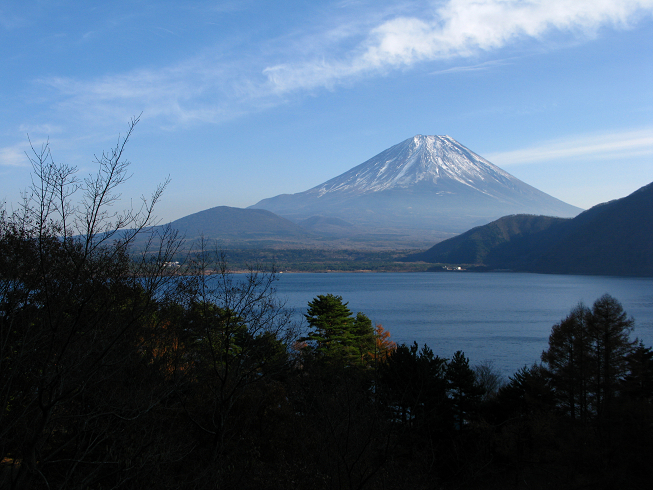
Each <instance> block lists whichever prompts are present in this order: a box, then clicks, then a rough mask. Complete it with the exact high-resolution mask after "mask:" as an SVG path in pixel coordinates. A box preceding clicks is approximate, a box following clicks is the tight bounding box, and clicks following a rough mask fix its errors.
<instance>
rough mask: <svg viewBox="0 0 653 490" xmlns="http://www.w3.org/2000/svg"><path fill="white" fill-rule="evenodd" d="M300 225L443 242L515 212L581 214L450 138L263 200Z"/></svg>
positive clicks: (404, 146)
mask: <svg viewBox="0 0 653 490" xmlns="http://www.w3.org/2000/svg"><path fill="white" fill-rule="evenodd" d="M250 209H266V210H268V211H272V212H273V213H275V214H278V215H280V216H282V217H284V218H287V219H289V220H291V221H294V222H297V223H301V222H302V221H304V222H306V221H305V220H309V219H310V218H312V217H314V216H319V217H322V218H329V219H333V218H337V219H340V220H344V221H346V222H348V223H351V224H353V225H355V226H356V227H357V228H359V229H361V230H372V229H373V230H375V231H376V232H379V233H396V234H398V235H402V234H403V235H412V236H417V235H419V236H421V237H422V238H423V239H427V240H428V239H442V237H444V236H446V235H447V234H449V236H451V234H455V233H460V232H463V231H465V230H468V229H469V228H471V227H472V226H477V225H481V224H485V223H488V222H490V221H492V220H494V219H497V218H499V217H501V216H505V215H508V214H517V213H527V214H539V215H549V216H560V217H572V216H576V215H577V214H578V213H579V212H581V211H582V210H581V209H579V208H577V207H574V206H571V205H569V204H567V203H564V202H562V201H560V200H558V199H556V198H554V197H552V196H550V195H548V194H545V193H544V192H541V191H539V190H537V189H535V188H534V187H532V186H530V185H528V184H526V183H524V182H522V181H520V180H519V179H517V178H516V177H514V176H512V175H510V174H509V173H508V172H505V171H504V170H502V169H500V168H499V167H497V166H496V165H493V164H492V163H490V162H489V161H487V160H486V159H484V158H483V157H481V156H479V155H477V154H476V153H474V152H472V151H471V150H469V149H467V148H466V147H464V146H463V145H461V144H460V143H458V142H457V141H455V140H454V139H453V138H451V137H450V136H423V135H417V136H415V137H413V138H409V139H407V140H405V141H403V142H401V143H399V144H397V145H395V146H393V147H391V148H388V149H387V150H385V151H383V152H381V153H379V154H378V155H376V156H375V157H373V158H371V159H369V160H368V161H366V162H364V163H362V164H360V165H358V166H356V167H354V168H352V169H351V170H349V171H347V172H345V173H343V174H342V175H339V176H337V177H335V178H333V179H331V180H328V181H327V182H324V183H323V184H320V185H318V186H316V187H313V188H312V189H309V190H307V191H304V192H299V193H297V194H282V195H279V196H276V197H272V198H269V199H263V200H262V201H260V202H258V203H257V204H255V205H254V206H251V207H250Z"/></svg>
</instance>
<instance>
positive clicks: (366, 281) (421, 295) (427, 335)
mask: <svg viewBox="0 0 653 490" xmlns="http://www.w3.org/2000/svg"><path fill="white" fill-rule="evenodd" d="M279 277H280V279H279V282H277V290H278V292H279V297H280V298H282V299H286V300H287V305H288V306H289V307H292V308H294V309H296V310H297V316H298V318H300V317H301V313H303V312H305V310H306V304H307V303H308V302H309V301H310V300H311V299H313V298H314V297H315V296H317V295H318V294H327V293H332V294H337V295H341V296H342V297H343V299H344V300H345V301H348V302H349V308H350V309H351V310H352V311H353V312H354V313H355V312H357V311H362V312H363V313H365V314H366V315H368V316H369V317H370V318H371V319H372V321H373V322H375V323H381V324H383V326H384V328H386V329H387V330H389V331H390V332H391V333H392V339H393V340H394V341H395V342H398V343H402V342H406V343H412V342H413V341H414V340H415V341H417V342H418V343H419V344H420V345H421V344H424V343H427V344H428V345H429V346H430V347H431V348H432V349H433V351H434V352H435V353H436V354H438V355H440V356H443V357H448V356H451V355H452V354H453V353H454V352H455V351H457V350H462V351H464V352H465V354H466V355H467V356H468V357H469V358H470V359H471V362H472V364H474V363H477V362H481V361H484V360H492V361H493V362H494V364H495V365H496V366H497V367H498V368H500V369H501V370H502V372H503V373H504V374H505V375H506V376H508V375H511V374H512V373H514V372H515V371H516V370H517V369H519V368H520V367H522V366H524V365H525V364H532V363H533V362H539V357H540V354H541V353H542V350H544V349H545V348H546V345H547V342H548V338H549V333H550V332H551V327H552V326H553V325H554V324H555V323H557V322H559V321H560V320H561V319H562V318H563V317H565V316H566V315H567V314H568V313H569V311H570V310H571V308H572V307H574V306H575V305H576V304H577V303H578V302H579V301H582V302H584V303H585V304H587V305H588V306H591V305H592V303H593V302H594V301H595V300H596V299H597V298H599V297H600V296H602V295H603V294H605V293H609V294H611V295H612V296H614V297H615V298H617V299H618V300H619V301H621V303H622V304H623V306H624V309H625V310H626V311H627V312H628V314H629V315H631V316H633V317H634V318H635V325H636V326H635V331H634V333H633V337H638V338H640V339H641V340H642V341H644V343H645V344H646V345H649V346H650V345H653V278H621V277H604V276H563V275H544V274H522V273H471V272H470V273H457V272H451V273H444V272H443V273H403V274H394V273H379V274H345V273H333V274H281V275H280V276H279Z"/></svg>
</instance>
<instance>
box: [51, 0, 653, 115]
mask: <svg viewBox="0 0 653 490" xmlns="http://www.w3.org/2000/svg"><path fill="white" fill-rule="evenodd" d="M416 5H421V6H422V7H421V12H419V13H418V11H419V10H420V9H419V7H416ZM385 8H389V7H387V6H386V7H385ZM381 10H382V9H380V10H379V11H376V12H374V13H372V14H370V15H362V13H363V12H362V11H360V10H357V13H358V15H357V18H356V19H355V20H350V21H349V22H344V21H343V19H342V18H337V19H336V20H334V21H333V22H332V24H331V25H330V26H329V25H325V24H324V23H318V24H319V25H318V28H316V29H308V28H307V29H306V30H305V31H303V32H300V33H293V34H289V35H288V36H283V37H281V38H279V39H276V40H270V42H268V43H266V45H265V46H261V49H260V51H259V52H258V54H256V55H252V54H251V53H250V54H249V55H245V56H241V57H239V58H238V59H236V57H235V56H234V58H232V59H229V60H227V59H225V58H222V57H220V56H221V55H216V54H213V53H203V54H198V55H197V56H195V57H194V58H192V59H190V60H188V61H185V62H183V63H179V64H177V65H173V66H168V67H165V68H160V69H151V68H150V69H141V70H135V71H132V72H128V73H123V74H117V75H109V76H105V77H102V78H98V79H92V80H85V81H84V80H77V79H71V78H63V77H58V78H48V79H44V80H42V82H43V83H44V84H45V85H47V86H49V87H52V88H54V89H55V90H56V91H57V92H58V93H59V94H60V95H61V96H62V98H61V99H60V102H59V103H58V106H59V107H60V108H61V109H64V110H65V112H68V111H69V110H71V109H72V110H73V111H74V112H76V114H78V115H80V116H82V117H93V118H94V119H95V120H98V119H102V118H104V119H103V120H105V121H107V122H108V123H110V124H112V125H113V124H115V122H116V121H122V120H123V119H124V114H126V113H127V114H129V113H133V114H135V113H140V112H141V111H143V113H144V117H145V118H154V117H156V118H158V119H160V120H162V121H164V122H163V123H162V124H164V125H166V126H168V127H174V126H175V125H178V124H186V123H189V122H217V121H222V120H225V119H230V118H233V117H236V116H238V115H240V114H243V113H248V112H251V111H258V110H261V109H265V108H267V107H270V106H274V105H277V104H280V103H283V102H284V100H285V99H286V98H287V97H288V96H289V95H291V94H292V93H295V92H302V91H310V90H314V89H317V88H327V89H331V88H334V87H336V86H338V85H340V84H343V83H352V82H355V81H356V80H357V79H359V78H363V77H371V76H378V75H379V74H384V73H387V72H389V71H392V70H396V69H406V68H410V67H412V66H414V65H415V64H418V63H421V62H428V61H434V60H452V59H453V60H456V59H461V60H464V59H466V58H468V57H471V56H475V55H477V54H479V53H481V52H489V51H493V50H497V49H500V48H502V47H504V46H506V45H508V44H510V43H514V42H516V41H518V40H523V39H543V38H544V37H545V36H547V35H549V34H559V33H561V32H562V33H565V34H572V35H574V37H575V38H578V37H581V38H586V37H591V36H593V35H595V33H596V32H597V31H598V30H599V29H601V28H604V27H606V26H608V27H613V28H627V27H628V26H630V25H631V24H632V23H634V22H636V21H638V20H639V19H641V18H643V17H644V16H650V15H651V14H653V0H574V1H573V2H572V1H570V0H448V1H445V2H436V3H428V4H427V6H424V4H423V3H420V4H417V3H414V2H408V3H406V4H405V5H404V4H401V5H395V6H393V7H392V9H391V10H383V11H382V12H381ZM379 12H381V13H379ZM408 12H410V14H408ZM217 51H220V50H216V52H217ZM223 51H224V50H223ZM271 59H274V60H278V62H277V61H274V62H271V61H270V60H271ZM283 60H300V61H283ZM490 63H492V62H489V64H487V65H474V66H472V67H467V69H468V70H472V69H481V68H484V67H489V66H490ZM464 69H465V68H464V67H462V68H460V69H459V70H464ZM452 70H453V69H452ZM75 109H76V111H75Z"/></svg>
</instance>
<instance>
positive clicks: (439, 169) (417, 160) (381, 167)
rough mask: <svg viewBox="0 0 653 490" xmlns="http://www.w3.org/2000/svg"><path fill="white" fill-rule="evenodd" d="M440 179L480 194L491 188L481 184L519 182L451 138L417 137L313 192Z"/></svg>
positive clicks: (363, 189)
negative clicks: (466, 187)
mask: <svg viewBox="0 0 653 490" xmlns="http://www.w3.org/2000/svg"><path fill="white" fill-rule="evenodd" d="M440 179H450V180H455V181H457V182H460V183H461V184H464V185H466V186H469V187H471V188H472V189H475V190H477V191H479V192H486V191H485V190H484V187H487V185H485V186H484V185H479V183H483V182H485V183H489V182H492V183H496V184H498V185H506V184H508V183H509V182H512V181H513V180H516V179H515V178H514V177H512V176H511V175H510V174H509V173H507V172H505V171H503V170H501V169H500V168H499V167H497V166H496V165H492V164H491V163H490V162H488V161H487V160H485V159H484V158H482V157H480V156H478V155H477V154H476V153H473V152H471V151H469V150H468V149H467V148H465V147H464V146H462V145H461V144H460V143H458V142H457V141H456V140H454V139H453V138H451V137H450V136H422V135H417V136H415V137H413V138H410V139H407V140H405V141H403V142H401V143H399V144H398V145H395V146H393V147H391V148H388V149H387V150H385V151H383V152H381V153H380V154H378V155H377V156H375V157H374V158H371V159H370V160H368V161H366V162H365V163H362V164H360V165H358V166H357V167H354V168H353V169H351V170H349V171H348V172H345V173H344V174H342V175H340V176H338V177H335V178H333V179H331V180H329V181H327V182H325V183H324V184H321V185H319V186H318V187H315V188H314V189H311V191H316V192H317V193H318V195H320V196H322V195H324V194H326V193H328V192H337V191H350V192H356V193H367V192H378V191H384V190H388V189H392V188H395V187H399V188H402V187H403V188H406V187H409V186H412V185H415V184H417V183H419V182H423V183H431V184H437V183H438V181H439V180H440Z"/></svg>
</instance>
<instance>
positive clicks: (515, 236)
mask: <svg viewBox="0 0 653 490" xmlns="http://www.w3.org/2000/svg"><path fill="white" fill-rule="evenodd" d="M407 260H409V261H426V262H433V263H438V262H439V263H449V264H452V263H455V264H474V265H484V266H487V267H490V268H494V269H512V270H517V271H526V272H544V273H558V274H604V275H621V276H653V183H651V184H649V185H647V186H644V187H642V188H641V189H639V190H637V191H635V192H634V193H632V194H630V195H629V196H626V197H624V198H622V199H616V200H614V201H610V202H608V203H603V204H599V205H597V206H594V207H593V208H591V209H589V210H587V211H585V212H583V213H581V214H579V215H578V216H576V217H575V218H573V219H559V218H550V217H545V216H524V215H515V216H506V217H503V218H501V219H499V220H497V221H494V222H492V223H489V224H487V225H484V226H480V227H477V228H474V229H472V230H469V231H468V232H466V233H463V234H461V235H459V236H457V237H454V238H451V239H449V240H445V241H443V242H440V243H438V244H436V245H435V246H433V247H432V248H431V249H429V250H427V251H426V252H424V253H421V254H416V255H412V256H410V257H408V258H407Z"/></svg>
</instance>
